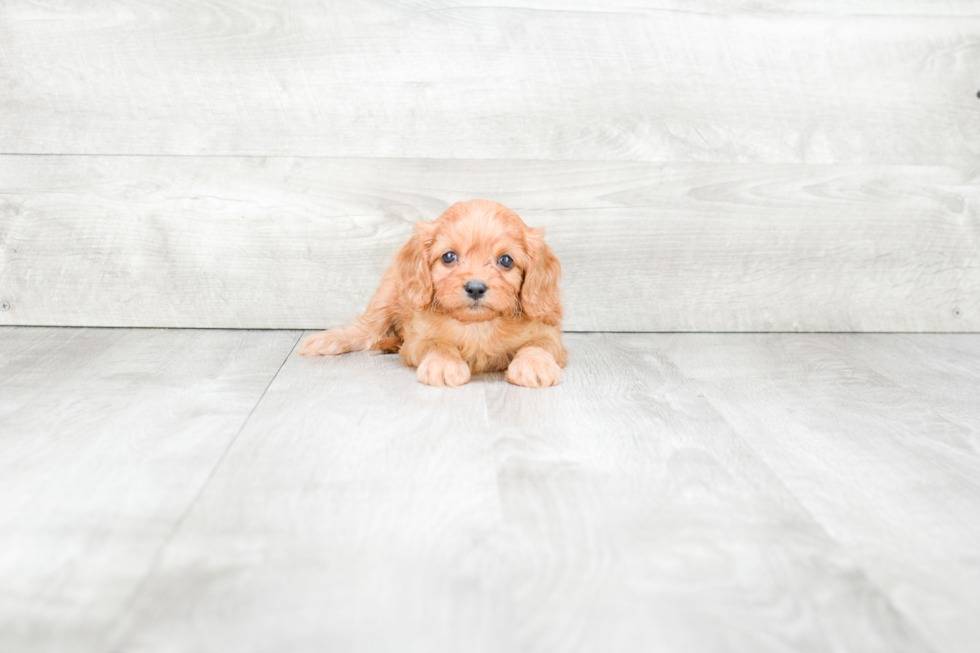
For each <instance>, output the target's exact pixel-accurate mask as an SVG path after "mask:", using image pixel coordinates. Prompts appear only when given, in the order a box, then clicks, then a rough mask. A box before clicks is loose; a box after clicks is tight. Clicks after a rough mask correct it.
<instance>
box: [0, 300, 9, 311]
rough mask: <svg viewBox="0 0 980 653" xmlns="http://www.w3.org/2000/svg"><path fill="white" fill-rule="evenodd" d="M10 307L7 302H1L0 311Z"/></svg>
mask: <svg viewBox="0 0 980 653" xmlns="http://www.w3.org/2000/svg"><path fill="white" fill-rule="evenodd" d="M9 309H10V304H8V303H7V302H0V311H6V310H9Z"/></svg>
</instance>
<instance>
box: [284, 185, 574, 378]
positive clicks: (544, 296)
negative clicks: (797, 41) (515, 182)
mask: <svg viewBox="0 0 980 653" xmlns="http://www.w3.org/2000/svg"><path fill="white" fill-rule="evenodd" d="M542 236H543V232H542V231H541V230H540V229H529V228H528V227H527V225H525V224H524V222H523V221H522V220H521V219H520V217H518V215H517V214H516V213H514V212H513V211H511V210H510V209H508V208H507V207H505V206H503V205H502V204H498V203H496V202H489V201H486V200H471V201H469V202H459V203H457V204H454V205H452V206H451V207H449V209H447V210H446V212H445V213H443V214H442V215H441V216H439V218H438V219H436V220H435V221H434V222H417V223H416V224H415V234H414V235H413V236H412V238H411V239H410V240H409V241H408V242H407V243H405V245H404V246H403V247H402V248H401V251H399V252H398V254H397V255H396V256H395V261H394V262H393V263H392V264H391V266H390V267H389V268H388V270H387V271H386V272H385V274H384V277H383V278H382V279H381V285H380V286H379V287H378V290H377V292H376V293H375V294H374V297H373V298H372V299H371V302H370V303H369V304H368V307H367V310H366V311H365V312H364V314H363V315H360V316H358V317H357V318H355V319H354V320H353V321H352V322H351V324H350V326H348V327H346V328H343V329H331V330H329V331H323V332H321V333H317V334H315V335H312V336H310V337H309V338H307V339H306V342H304V343H303V346H302V348H301V349H300V351H299V353H300V354H306V355H310V354H319V355H325V354H343V353H346V352H349V351H363V350H367V349H375V350H380V351H386V352H396V351H397V352H398V353H399V354H401V356H402V358H403V359H404V360H405V362H406V363H407V364H408V365H410V366H412V367H416V368H417V370H416V374H417V376H418V379H419V381H421V382H422V383H426V384H428V385H437V386H457V385H462V384H464V383H466V382H467V381H469V380H470V373H471V372H486V371H493V370H507V374H506V376H507V380H508V381H510V382H511V383H514V384H516V385H523V386H527V387H532V388H541V387H547V386H552V385H556V384H557V383H558V381H559V380H560V379H561V368H562V367H564V366H565V362H566V360H567V359H568V354H567V352H566V351H565V348H564V347H563V346H562V344H561V318H562V308H561V298H560V296H559V289H558V280H559V278H560V277H561V264H560V263H559V262H558V259H557V258H555V255H554V254H552V252H551V249H550V248H549V247H548V246H547V245H546V244H545V243H544V240H543V239H542ZM449 253H452V254H454V255H455V260H452V259H453V256H451V255H450V256H447V257H446V259H444V256H446V255H447V254H449ZM504 255H506V256H509V257H510V260H512V261H513V265H512V267H510V268H509V269H508V268H507V267H506V264H507V263H508V262H509V261H508V260H507V259H505V258H503V257H504ZM446 260H449V261H451V262H448V263H447V262H446ZM468 282H470V283H471V286H470V289H471V292H469V293H468V292H467V290H466V284H467V283H468ZM481 283H482V284H483V285H484V286H485V287H486V290H485V291H484V292H483V294H482V295H479V296H476V297H474V294H475V293H474V292H473V290H474V286H473V284H481ZM478 289H479V285H477V286H476V290H477V291H478Z"/></svg>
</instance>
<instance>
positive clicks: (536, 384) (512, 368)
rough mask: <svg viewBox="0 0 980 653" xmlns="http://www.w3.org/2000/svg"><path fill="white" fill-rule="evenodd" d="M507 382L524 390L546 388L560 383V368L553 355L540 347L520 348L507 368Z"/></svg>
mask: <svg viewBox="0 0 980 653" xmlns="http://www.w3.org/2000/svg"><path fill="white" fill-rule="evenodd" d="M505 376H506V377H507V380H508V381H510V382H511V383H513V384H514V385H522V386H524V387H526V388H547V387H550V386H553V385H558V382H559V381H561V367H559V366H558V361H556V360H555V356H554V354H552V353H551V352H550V351H547V350H546V349H542V348H541V347H538V346H535V345H530V346H527V347H522V348H521V349H520V350H519V351H518V352H517V355H516V356H514V360H512V361H511V362H510V365H508V366H507V374H506V375H505Z"/></svg>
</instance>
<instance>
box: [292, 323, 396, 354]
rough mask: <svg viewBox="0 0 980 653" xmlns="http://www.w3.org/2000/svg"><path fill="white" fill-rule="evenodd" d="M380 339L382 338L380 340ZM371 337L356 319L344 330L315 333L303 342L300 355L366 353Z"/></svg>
mask: <svg viewBox="0 0 980 653" xmlns="http://www.w3.org/2000/svg"><path fill="white" fill-rule="evenodd" d="M379 339H380V338H379ZM372 342H373V341H372V340H371V336H370V335H369V334H368V331H367V330H366V329H365V328H364V326H363V325H362V324H360V317H358V318H355V319H354V321H353V323H351V325H350V326H348V327H345V328H343V329H328V330H326V331H321V332H320V333H314V334H313V335H312V336H310V337H309V338H307V339H306V340H305V341H304V342H303V346H302V347H300V350H299V353H300V354H301V355H303V356H332V355H334V354H346V353H347V352H349V351H364V350H365V349H368V348H370V347H371V344H372Z"/></svg>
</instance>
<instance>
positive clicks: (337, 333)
mask: <svg viewBox="0 0 980 653" xmlns="http://www.w3.org/2000/svg"><path fill="white" fill-rule="evenodd" d="M351 344H352V343H351V339H350V337H349V336H348V335H347V334H346V333H344V331H343V330H342V329H331V330H329V331H321V332H320V333H314V334H313V335H312V336H310V337H309V338H307V339H306V341H305V342H303V346H302V347H300V348H299V353H300V355H302V356H334V355H336V354H345V353H347V352H349V351H351V350H352V347H351Z"/></svg>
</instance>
